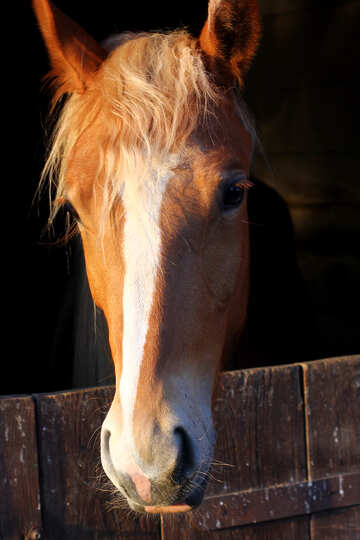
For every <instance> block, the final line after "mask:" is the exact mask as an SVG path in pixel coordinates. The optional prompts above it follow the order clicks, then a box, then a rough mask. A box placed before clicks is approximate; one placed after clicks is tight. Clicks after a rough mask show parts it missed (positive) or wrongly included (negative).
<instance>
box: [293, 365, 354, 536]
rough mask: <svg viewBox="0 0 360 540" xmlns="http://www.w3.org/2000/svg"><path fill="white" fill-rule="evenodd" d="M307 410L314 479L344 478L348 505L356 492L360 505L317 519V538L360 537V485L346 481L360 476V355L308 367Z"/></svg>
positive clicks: (342, 484)
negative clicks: (354, 475)
mask: <svg viewBox="0 0 360 540" xmlns="http://www.w3.org/2000/svg"><path fill="white" fill-rule="evenodd" d="M303 369H304V389H305V402H306V411H307V430H306V431H307V448H308V468H309V477H310V478H311V479H314V480H316V479H318V478H320V477H326V476H328V477H329V476H332V475H334V474H336V475H340V476H339V479H340V485H339V488H340V496H341V498H342V499H343V506H346V500H347V497H348V494H349V491H350V492H352V493H353V492H354V489H355V493H356V495H357V498H358V499H359V500H358V501H354V502H353V504H355V503H357V504H358V506H357V507H355V508H353V509H351V510H348V511H341V512H335V513H325V514H321V515H314V516H313V517H312V520H311V530H312V538H314V540H320V539H321V540H323V539H327V538H336V539H339V540H340V539H341V540H346V539H349V540H350V539H355V538H360V485H359V483H352V482H351V481H350V482H349V483H348V482H347V481H346V480H345V478H351V474H352V473H353V474H357V475H359V471H360V452H359V448H360V356H353V357H343V358H331V359H325V360H322V361H318V362H311V363H308V364H304V365H303Z"/></svg>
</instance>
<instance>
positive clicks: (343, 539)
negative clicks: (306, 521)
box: [311, 506, 360, 540]
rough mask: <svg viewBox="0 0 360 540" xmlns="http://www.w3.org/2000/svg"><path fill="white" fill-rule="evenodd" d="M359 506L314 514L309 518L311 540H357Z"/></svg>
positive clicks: (359, 522) (359, 516)
mask: <svg viewBox="0 0 360 540" xmlns="http://www.w3.org/2000/svg"><path fill="white" fill-rule="evenodd" d="M359 538H360V506H354V507H353V508H346V509H343V510H336V511H333V512H324V513H320V514H315V515H314V516H312V518H311V540H358V539H359Z"/></svg>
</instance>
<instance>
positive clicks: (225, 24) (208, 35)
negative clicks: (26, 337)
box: [200, 0, 261, 83]
mask: <svg viewBox="0 0 360 540" xmlns="http://www.w3.org/2000/svg"><path fill="white" fill-rule="evenodd" d="M260 30H261V24H260V15H259V7H258V2H257V0H209V12H208V19H207V21H206V23H205V26H204V28H203V30H202V32H201V36H200V46H201V48H202V50H203V51H204V52H205V54H206V55H207V56H209V57H210V58H211V59H213V60H215V61H219V62H220V64H221V65H222V67H223V68H225V69H226V70H227V71H228V69H227V68H230V74H231V76H232V77H236V78H237V79H238V80H239V82H240V83H242V82H243V76H244V75H245V74H246V72H247V70H248V69H249V67H250V63H251V60H252V58H253V56H254V54H255V52H256V49H257V46H258V43H259V39H260Z"/></svg>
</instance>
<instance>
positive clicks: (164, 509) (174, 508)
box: [144, 504, 193, 514]
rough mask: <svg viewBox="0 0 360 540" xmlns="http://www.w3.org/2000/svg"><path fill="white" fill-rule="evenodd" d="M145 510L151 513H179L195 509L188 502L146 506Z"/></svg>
mask: <svg viewBox="0 0 360 540" xmlns="http://www.w3.org/2000/svg"><path fill="white" fill-rule="evenodd" d="M144 508H145V511H146V512H148V513H149V514H179V513H181V512H189V511H190V510H192V509H193V507H192V506H189V505H188V504H172V505H170V506H145V507H144Z"/></svg>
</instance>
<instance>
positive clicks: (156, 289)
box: [35, 0, 258, 512]
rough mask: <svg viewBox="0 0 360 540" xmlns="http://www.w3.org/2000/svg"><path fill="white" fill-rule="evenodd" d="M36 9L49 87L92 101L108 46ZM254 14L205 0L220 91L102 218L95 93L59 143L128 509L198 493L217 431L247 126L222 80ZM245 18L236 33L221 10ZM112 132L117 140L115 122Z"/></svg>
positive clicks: (110, 459) (111, 458)
mask: <svg viewBox="0 0 360 540" xmlns="http://www.w3.org/2000/svg"><path fill="white" fill-rule="evenodd" d="M35 9H36V12H37V15H38V18H39V20H40V25H41V27H42V30H43V33H44V37H45V40H46V43H47V46H48V49H49V52H50V57H51V58H52V62H53V67H54V70H55V71H56V72H57V73H56V74H55V75H56V77H57V88H58V90H57V95H58V96H59V95H61V92H62V91H66V92H69V91H71V88H72V89H73V90H72V91H73V92H74V94H76V96H77V97H76V99H77V100H78V101H79V103H83V102H84V103H87V102H91V100H96V102H97V103H103V101H102V99H103V95H104V91H103V85H104V84H105V83H104V81H105V80H109V77H107V71H106V66H107V62H112V61H113V60H114V55H112V56H110V58H109V59H107V60H105V62H103V58H104V56H105V53H104V51H103V50H102V49H100V48H98V46H97V45H96V44H95V43H94V42H93V40H91V39H90V38H88V36H87V35H84V33H83V31H82V30H81V31H79V29H78V27H77V26H72V23H71V24H70V23H69V20H68V19H67V18H66V19H63V16H62V15H61V14H60V12H59V11H58V10H56V9H55V8H54V7H53V6H52V5H51V4H48V2H47V1H46V0H36V1H35ZM255 15H256V5H255V2H254V1H251V0H249V1H247V2H245V1H244V2H238V1H236V2H235V1H230V0H223V1H220V0H211V2H210V5H209V18H208V21H207V23H206V25H205V27H204V30H203V33H202V35H201V39H200V44H201V47H202V53H201V54H203V55H204V58H206V62H207V63H208V66H209V69H210V70H212V71H213V78H214V80H216V81H217V84H223V85H224V87H226V86H227V87H228V89H227V92H224V96H223V99H222V100H221V103H218V105H217V107H215V108H214V110H213V120H212V121H211V122H210V121H208V122H207V123H206V124H205V125H202V124H201V122H199V123H198V125H197V126H196V128H194V129H192V130H191V132H189V134H188V136H187V138H186V143H184V144H182V146H181V151H179V152H178V153H177V152H172V153H169V154H168V155H166V156H164V155H163V161H162V162H159V160H157V162H156V166H154V167H152V168H151V167H150V168H149V170H148V177H147V178H142V179H141V181H138V180H136V178H134V175H131V174H130V172H131V171H129V177H127V175H126V174H125V175H123V177H122V178H121V181H120V183H121V189H119V191H118V195H119V196H118V198H117V203H116V205H115V206H114V208H113V210H112V212H111V213H110V214H108V215H107V217H106V219H104V213H103V212H102V209H103V208H104V204H105V203H104V201H105V199H104V197H105V192H106V186H105V184H104V183H103V182H102V176H101V175H100V174H99V163H100V162H101V160H103V159H104V155H103V153H102V152H101V151H100V150H99V147H100V146H101V144H100V141H102V140H103V137H104V125H105V124H106V115H105V113H104V111H103V109H104V108H105V109H106V105H104V107H101V106H100V107H98V108H97V114H94V115H93V117H92V119H91V122H90V121H88V122H87V124H86V129H79V130H78V136H77V137H76V141H75V142H74V144H73V146H72V147H71V149H70V151H69V152H68V156H67V161H66V182H65V188H64V194H65V195H66V198H67V199H68V200H69V201H70V203H71V204H72V205H73V206H74V208H75V209H76V211H77V214H78V216H79V230H80V233H81V237H82V242H83V248H84V254H85V261H86V269H87V275H88V281H89V285H90V289H91V292H92V295H93V298H94V301H95V303H96V304H97V305H98V306H99V307H100V308H101V309H102V310H103V312H104V314H105V317H106V320H107V323H108V329H109V342H110V347H111V352H112V357H113V360H114V366H115V374H116V389H115V396H114V400H113V403H112V405H111V408H110V410H109V412H108V415H107V417H106V419H105V421H104V424H103V427H102V437H101V458H102V464H103V468H104V470H105V472H106V473H107V475H108V477H109V478H110V480H111V481H112V482H113V484H114V485H115V486H116V487H117V488H118V489H119V490H120V492H121V493H122V494H123V495H124V496H125V497H126V499H127V501H128V503H129V505H130V506H131V507H132V508H133V509H135V510H139V511H141V510H144V509H145V510H146V511H148V512H156V511H161V512H167V511H180V510H187V509H191V508H192V507H194V506H196V505H197V504H199V503H200V501H201V499H202V496H203V492H204V489H205V484H206V481H205V478H206V475H207V472H208V469H209V467H210V464H211V459H212V453H213V446H214V440H215V435H214V429H213V423H212V414H211V401H212V396H213V392H214V388H215V381H216V375H217V373H218V371H219V369H220V367H221V364H222V359H223V358H224V356H226V353H227V352H228V351H229V349H230V348H231V343H232V339H233V338H234V336H235V335H236V334H238V333H239V332H240V331H241V328H242V326H243V323H244V320H245V314H246V304H247V295H248V270H249V269H248V225H247V210H246V190H247V189H248V187H249V182H248V171H249V162H250V155H251V136H250V134H249V133H248V132H247V130H246V128H245V126H244V124H243V121H242V119H241V115H239V114H238V112H237V106H236V103H235V100H234V97H233V93H232V91H231V90H230V87H229V80H232V79H233V78H234V77H237V78H238V79H240V78H241V75H242V73H243V71H244V70H245V68H246V66H247V64H248V63H249V58H250V57H251V56H252V54H253V52H254V50H255V44H256V36H257V32H258V30H257V27H256V24H257V23H256V20H255V19H256V17H255ZM244 18H245V19H246V21H245V22H246V24H245V25H244V24H243V25H242V26H241V30H242V32H243V35H242V36H240V37H239V35H238V34H239V32H238V29H235V30H234V29H232V24H233V23H234V21H235V22H236V21H237V20H240V19H241V20H242V19H244ZM54 21H55V23H54ZM242 22H244V21H242ZM54 33H55V34H56V35H54ZM71 33H75V34H76V37H77V39H76V40H69V34H71ZM240 34H241V32H240ZM79 44H80V48H79V49H78V50H74V48H76V47H79ZM196 46H198V45H196V43H195V42H194V44H193V47H194V48H195V47H196ZM59 49H60V51H59ZM69 51H70V52H69ZM60 53H61V54H60ZM144 54H145V53H144ZM227 66H230V67H227ZM84 69H86V76H85V74H84V75H82V71H83V70H84ZM150 79H151V77H150ZM82 100H83V101H82ZM73 101H74V100H73ZM81 106H82V107H83V108H84V110H86V107H85V106H83V105H81ZM68 110H69V109H68ZM184 114H189V111H186V110H184ZM104 115H105V116H104ZM104 122H105V123H104ZM151 129H152V124H149V130H151ZM113 139H114V137H113V138H112V140H113ZM115 139H116V140H119V141H120V144H122V142H123V140H122V138H121V133H119V134H118V135H116V136H115ZM64 144H65V146H66V144H67V142H65V143H64ZM134 144H135V143H134ZM104 147H106V145H102V151H103V148H104ZM100 230H101V238H100V236H99V231H100Z"/></svg>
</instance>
